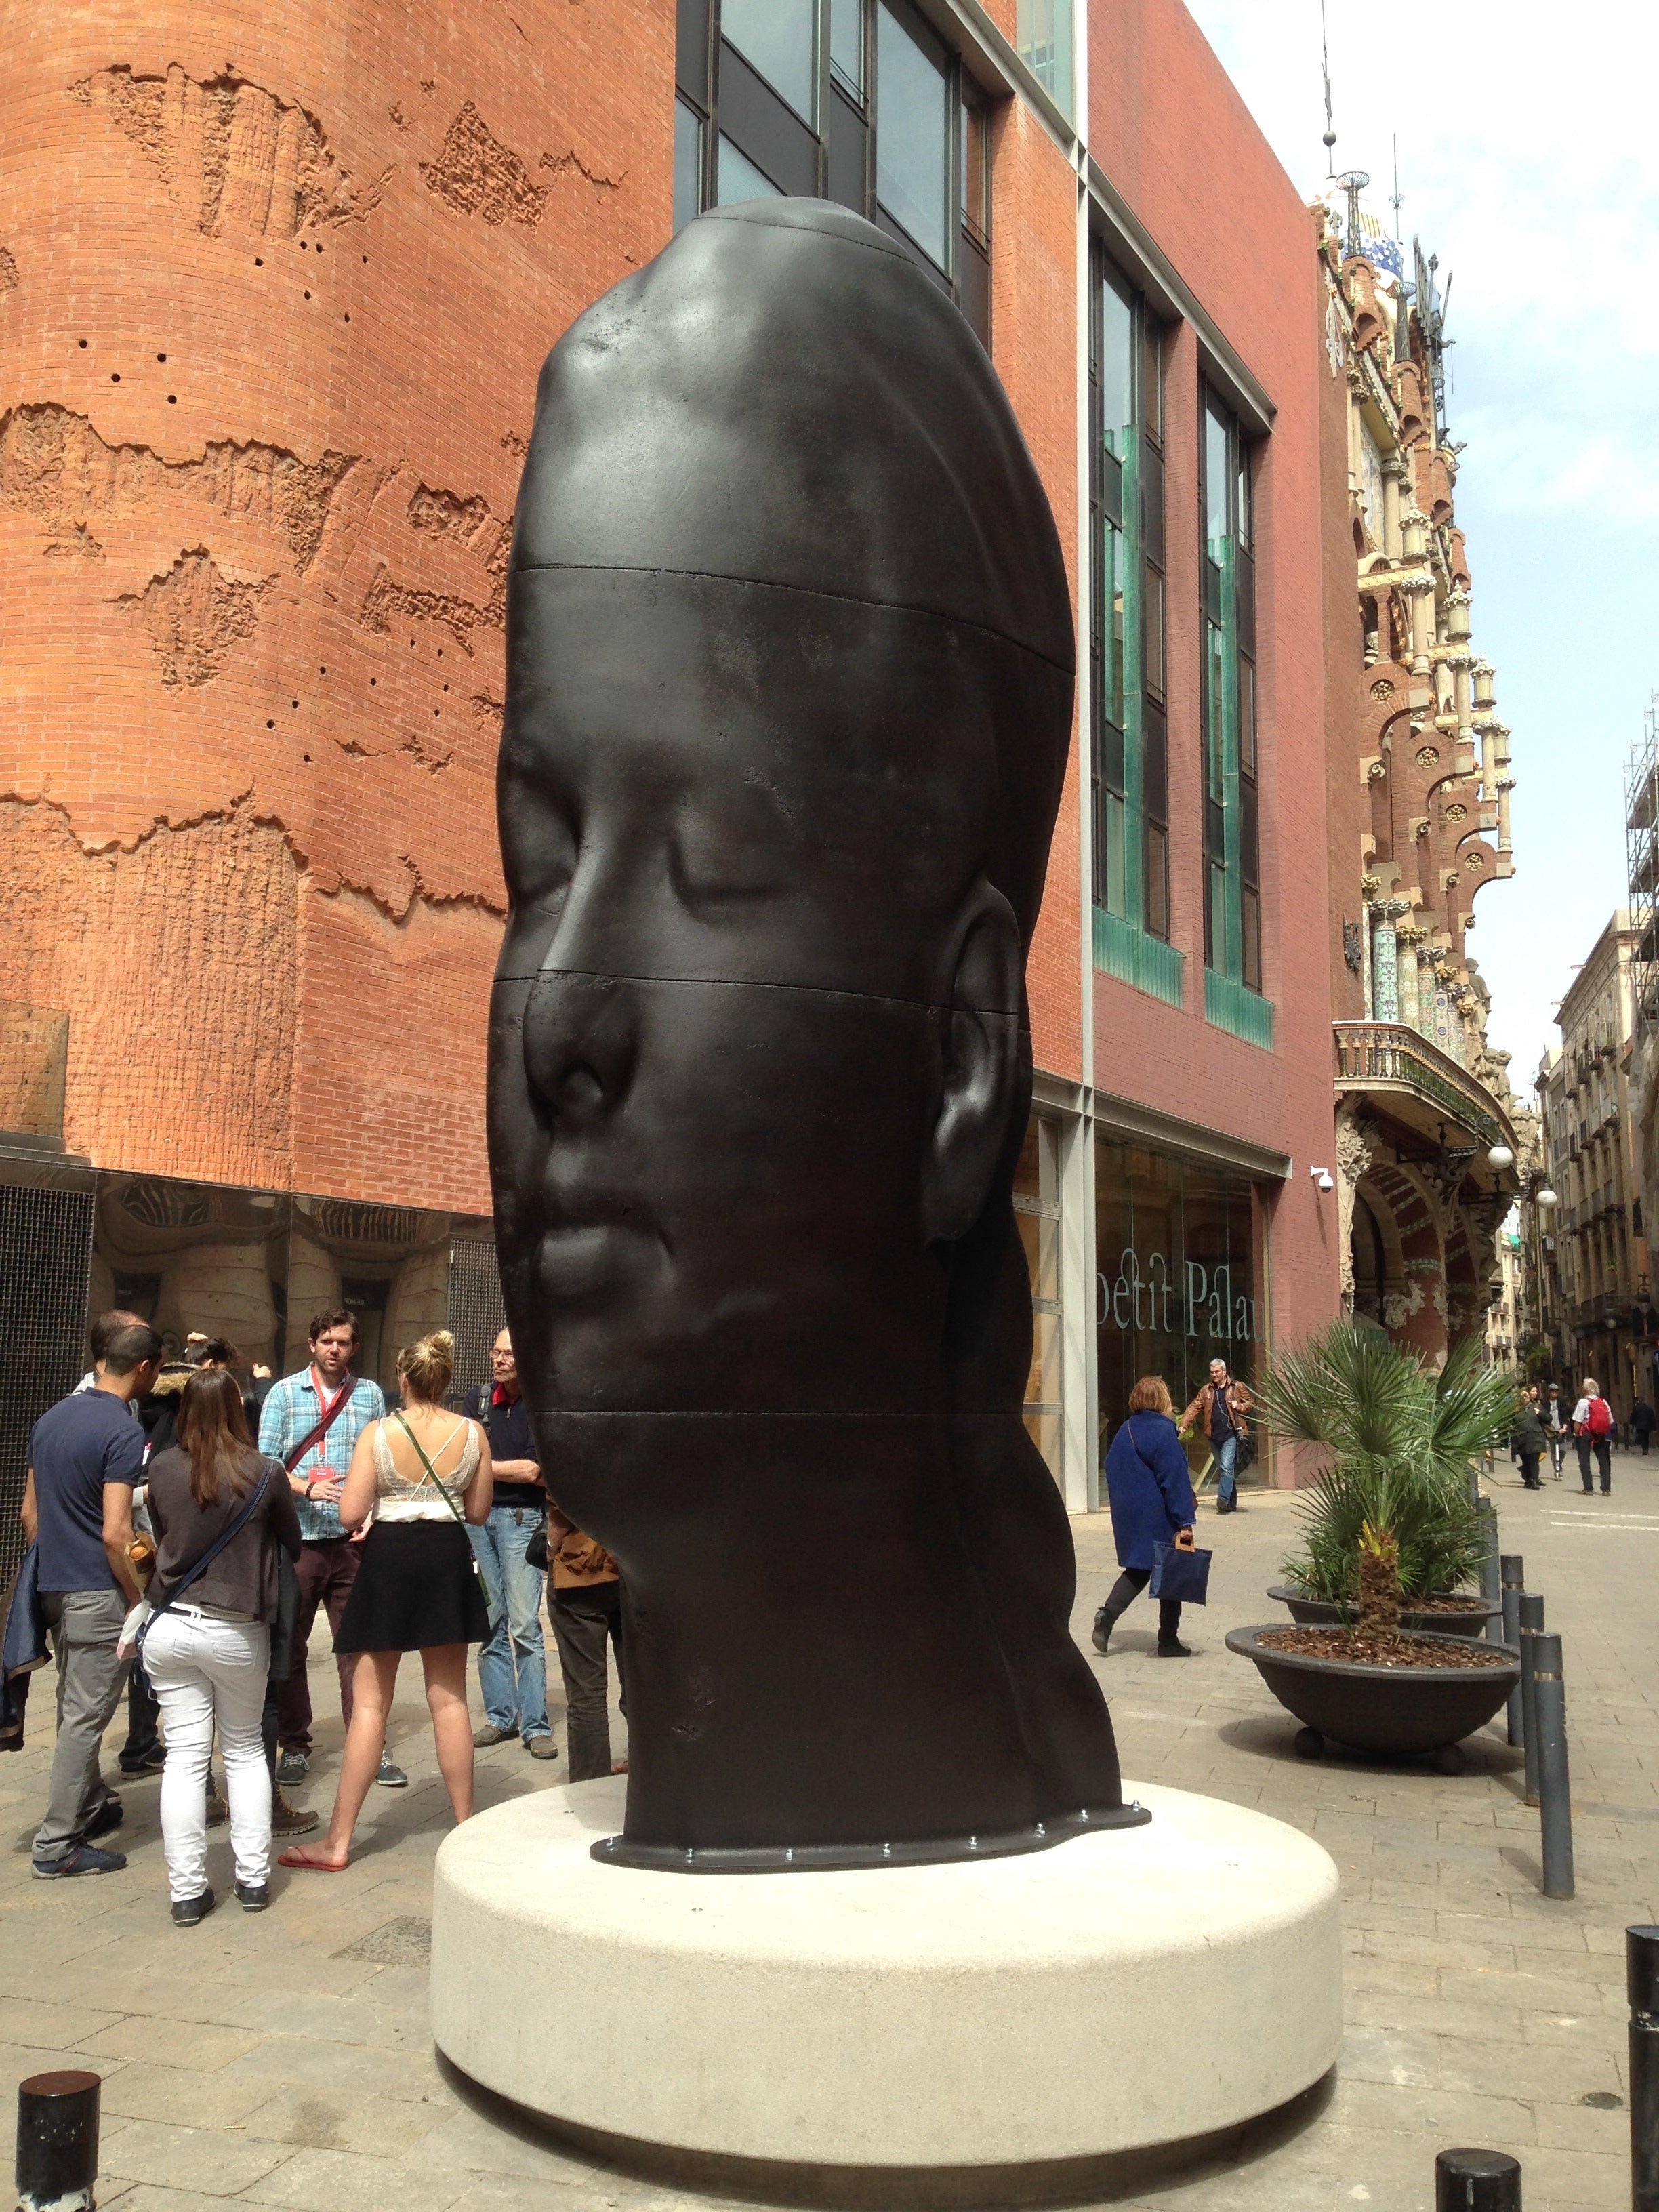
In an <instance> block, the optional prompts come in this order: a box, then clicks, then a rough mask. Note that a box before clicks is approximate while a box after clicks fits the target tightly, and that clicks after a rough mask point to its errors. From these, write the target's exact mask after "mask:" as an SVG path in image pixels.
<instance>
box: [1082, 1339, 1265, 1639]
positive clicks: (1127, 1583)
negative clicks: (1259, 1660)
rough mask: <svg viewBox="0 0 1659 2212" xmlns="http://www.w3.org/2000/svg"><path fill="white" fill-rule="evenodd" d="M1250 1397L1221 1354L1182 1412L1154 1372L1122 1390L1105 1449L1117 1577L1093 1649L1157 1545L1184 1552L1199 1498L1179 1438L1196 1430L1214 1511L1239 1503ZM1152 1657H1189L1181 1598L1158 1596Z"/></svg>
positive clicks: (1108, 1633)
mask: <svg viewBox="0 0 1659 2212" xmlns="http://www.w3.org/2000/svg"><path fill="white" fill-rule="evenodd" d="M1254 1404H1255V1401H1254V1400H1253V1399H1252V1398H1251V1396H1250V1394H1249V1391H1248V1390H1247V1389H1245V1387H1244V1385H1243V1383H1240V1382H1237V1381H1236V1380H1235V1378H1234V1377H1233V1376H1231V1374H1229V1372H1228V1370H1227V1363H1226V1361H1225V1359H1212V1361H1211V1362H1210V1379H1209V1380H1208V1382H1207V1383H1205V1384H1204V1386H1203V1388H1202V1389H1200V1391H1199V1392H1198V1393H1197V1395H1196V1396H1195V1397H1194V1399H1193V1401H1192V1403H1191V1404H1190V1405H1189V1406H1188V1407H1187V1409H1186V1411H1185V1413H1182V1416H1181V1419H1180V1422H1179V1424H1177V1422H1176V1417H1175V1401H1174V1400H1173V1399H1172V1398H1171V1397H1170V1386H1169V1384H1168V1383H1165V1382H1164V1378H1163V1376H1159V1375H1143V1376H1141V1378H1140V1380H1139V1382H1138V1383H1136V1384H1135V1387H1134V1389H1133V1390H1132V1391H1131V1392H1130V1393H1129V1404H1128V1408H1127V1413H1126V1415H1125V1418H1124V1419H1123V1420H1122V1421H1121V1422H1120V1423H1119V1425H1118V1428H1117V1432H1116V1434H1115V1436H1114V1437H1113V1438H1112V1441H1111V1443H1110V1444H1109V1447H1108V1449H1107V1453H1106V1469H1105V1472H1106V1489H1107V1493H1108V1496H1109V1498H1110V1501H1111V1508H1112V1538H1113V1541H1114V1542H1115V1545H1116V1547H1117V1563H1118V1567H1119V1569H1120V1572H1119V1575H1118V1578H1117V1580H1116V1582H1115V1583H1113V1585H1112V1588H1111V1589H1110V1590H1109V1592H1108V1594H1107V1598H1106V1602H1105V1604H1104V1605H1103V1606H1102V1607H1101V1608H1100V1610H1099V1611H1098V1613H1096V1615H1095V1624H1094V1631H1093V1637H1092V1641H1093V1644H1094V1647H1095V1649H1096V1650H1097V1651H1100V1652H1107V1651H1109V1650H1110V1649H1111V1644H1112V1631H1113V1630H1114V1629H1115V1627H1116V1626H1117V1624H1118V1622H1119V1620H1121V1618H1122V1616H1123V1615H1124V1613H1127V1611H1128V1609H1129V1607H1130V1606H1131V1605H1132V1604H1133V1602H1134V1601H1135V1599H1136V1598H1137V1597H1139V1595H1140V1593H1141V1591H1142V1590H1144V1589H1146V1586H1147V1584H1148V1583H1150V1582H1151V1580H1152V1569H1153V1566H1154V1565H1155V1563H1156V1559H1157V1554H1158V1546H1159V1545H1162V1544H1171V1545H1174V1546H1175V1547H1176V1549H1178V1550H1181V1551H1190V1550H1192V1549H1193V1548H1194V1544H1195V1542H1196V1538H1195V1536H1194V1528H1195V1526H1196V1523H1197V1519H1198V1504H1197V1501H1196V1499H1195V1498H1194V1494H1193V1480H1192V1470H1191V1468H1189V1467H1188V1462H1187V1452H1186V1446H1185V1443H1184V1441H1183V1439H1184V1438H1186V1437H1189V1436H1194V1435H1197V1436H1201V1437H1203V1438H1204V1439H1205V1441H1206V1443H1208V1445H1209V1448H1210V1455H1211V1458H1212V1462H1213V1463H1214V1466H1215V1470H1216V1511H1217V1512H1218V1514H1220V1513H1234V1512H1237V1510H1238V1454H1239V1448H1240V1446H1241V1445H1243V1444H1246V1443H1248V1442H1249V1433H1250V1425H1249V1415H1250V1413H1251V1411H1252V1409H1253V1407H1254ZM1192 1656H1193V1653H1192V1646H1191V1645H1190V1644H1183V1643H1182V1640H1181V1601H1180V1600H1179V1599H1178V1598H1168V1597H1160V1598H1159V1600H1158V1657H1159V1658H1160V1659H1190V1658H1191V1657H1192Z"/></svg>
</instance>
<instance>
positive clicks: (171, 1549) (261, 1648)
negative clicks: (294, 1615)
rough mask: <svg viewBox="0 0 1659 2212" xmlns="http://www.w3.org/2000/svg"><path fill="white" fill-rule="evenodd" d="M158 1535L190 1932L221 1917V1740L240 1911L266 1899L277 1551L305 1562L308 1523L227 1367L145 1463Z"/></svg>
mask: <svg viewBox="0 0 1659 2212" xmlns="http://www.w3.org/2000/svg"><path fill="white" fill-rule="evenodd" d="M148 1474H149V1516H150V1521H151V1524H152V1526H153V1527H154V1528H155V1534H156V1540H157V1542H156V1554H155V1573H154V1575H153V1576H152V1577H151V1579H150V1584H149V1590H148V1592H147V1593H146V1600H145V1606H144V1608H143V1611H144V1612H145V1613H146V1616H147V1617H146V1618H145V1619H144V1620H143V1621H142V1623H140V1624H136V1625H135V1626H136V1635H137V1641H138V1644H139V1648H140V1650H142V1652H143V1662H144V1667H145V1669H146V1671H147V1673H148V1674H149V1680H150V1682H151V1685H152V1686H153V1687H154V1689H155V1695H156V1698H157V1699H158V1700H159V1702H160V1705H161V1718H162V1722H163V1723H164V1725H165V1727H166V1729H167V1765H166V1767H165V1769H164V1770H163V1772H162V1776H161V1841H162V1845H163V1848H164V1849H165V1850H166V1853H167V1886H168V1888H169V1890H170V1892H171V1894H172V1899H173V1919H174V1920H175V1921H176V1922H177V1923H178V1924H179V1926H180V1927H181V1928H193V1927H195V1926H196V1925H197V1923H199V1922H200V1921H202V1920H203V1919H204V1918H205V1917H206V1916H207V1914H209V1913H210V1912H211V1911H212V1910H213V1905H214V1896H213V1892H212V1890H211V1889H210V1887H208V1881H207V1795H206V1784H207V1775H208V1766H209V1762H210V1759H211V1756H212V1751H213V1733H214V1729H215V1728H217V1729H218V1732H219V1743H220V1748H221V1750H222V1753H223V1755H224V1766H225V1796H226V1797H227V1799H228V1802H229V1806H230V1840H231V1846H232V1849H233V1850H234V1855H235V1864H236V1895H237V1899H238V1901H239V1902H240V1905H241V1906H242V1908H243V1910H244V1911H248V1912H262V1911H264V1908H265V1906H266V1905H268V1904H269V1903H270V1889H269V1887H268V1885H269V1881H270V1771H269V1769H268V1767H267V1766H266V1764H265V1748H264V1737H263V1735H262V1732H261V1729H260V1717H261V1715H262V1713H263V1711H264V1702H265V1682H266V1676H267V1674H268V1673H269V1669H270V1623H271V1622H272V1621H273V1620H275V1619H276V1610H277V1565H276V1561H277V1553H278V1551H279V1549H280V1550H281V1551H283V1552H286V1553H287V1554H288V1556H289V1559H298V1557H299V1555H300V1516H299V1513H298V1511H297V1510H296V1509H295V1503H294V1495H293V1492H291V1491H290V1490H289V1486H288V1482H287V1480H286V1478H285V1476H284V1474H283V1468H282V1466H281V1463H280V1462H277V1461H276V1460H272V1459H265V1458H262V1457H261V1456H260V1454H259V1453H258V1450H257V1449H255V1447H254V1443H253V1439H252V1436H251V1435H250V1433H249V1431H248V1425H247V1416H246V1413H245V1412H244V1410H243V1406H242V1394H241V1391H240V1389H239V1388H238V1387H237V1384H236V1382H235V1379H234V1376H231V1375H230V1374H228V1372H226V1371H225V1370H223V1369H213V1368H206V1369H203V1370H200V1371H198V1372H197V1374H195V1375H192V1376H191V1378H190V1380H189V1382H188V1383H186V1384H185V1388H184V1391H183V1393H182V1395H181V1396H180V1400H179V1419H178V1442H177V1443H176V1444H174V1445H173V1446H171V1447H170V1448H169V1449H167V1450H164V1451H161V1452H158V1453H157V1454H156V1455H155V1457H154V1458H152V1459H151V1461H150V1462H149V1470H148Z"/></svg>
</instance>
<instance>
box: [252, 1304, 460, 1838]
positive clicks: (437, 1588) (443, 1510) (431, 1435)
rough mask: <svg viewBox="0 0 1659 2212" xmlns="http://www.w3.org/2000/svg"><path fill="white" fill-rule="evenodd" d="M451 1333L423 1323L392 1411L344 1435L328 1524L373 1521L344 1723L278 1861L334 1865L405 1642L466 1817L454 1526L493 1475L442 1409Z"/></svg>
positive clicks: (354, 1596)
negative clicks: (323, 1794) (345, 1452)
mask: <svg viewBox="0 0 1659 2212" xmlns="http://www.w3.org/2000/svg"><path fill="white" fill-rule="evenodd" d="M454 1371H455V1340H454V1338H453V1336H451V1334H449V1332H448V1330H447V1329H435V1331H434V1332H433V1334H431V1335H430V1336H423V1337H422V1339H421V1340H420V1342H419V1343H418V1344H410V1345H406V1346H404V1350H403V1351H402V1352H399V1353H398V1383H400V1385H401V1386H402V1389H403V1401H404V1402H403V1407H402V1409H401V1410H400V1411H399V1412H398V1413H393V1414H392V1415H391V1416H390V1417H389V1418H388V1419H386V1420H384V1421H371V1422H370V1423H369V1425H368V1427H367V1428H366V1429H365V1430H364V1431H363V1432H362V1436H361V1437H359V1438H358V1439H357V1444H356V1449H355V1450H354V1451H353V1453H352V1455H351V1466H350V1468H349V1471H348V1473H347V1474H346V1479H345V1488H344V1492H343V1495H342V1497H341V1499H340V1522H341V1525H342V1527H343V1528H362V1525H363V1523H364V1522H366V1521H367V1520H368V1518H369V1516H370V1515H371V1514H372V1515H373V1516H374V1526H373V1527H372V1528H370V1530H369V1532H368V1536H367V1537H366V1538H365V1540H364V1542H363V1556H362V1564H361V1565H359V1567H358V1569H357V1579H356V1582H355V1583H353V1584H352V1587H351V1595H350V1596H349V1598H348V1599H347V1600H346V1607H345V1612H344V1613H343V1615H342V1617H341V1620H340V1631H339V1634H338V1635H337V1637H336V1638H335V1639H334V1649H335V1651H336V1652H337V1653H340V1652H355V1653H356V1654H357V1655H358V1656H357V1666H356V1673H355V1674H353V1676H352V1682H351V1698H352V1705H351V1726H350V1727H349V1729H348V1730H347V1731H346V1742H345V1755H344V1757H343V1759H342V1760H341V1762H340V1786H339V1788H338V1790H337V1791H336V1793H335V1797H334V1813H333V1817H332V1818H331V1820H330V1821H329V1824H328V1833H327V1834H326V1835H325V1837H324V1838H322V1840H321V1842H320V1843H319V1844H314V1845H303V1844H301V1845H296V1846H295V1849H294V1850H289V1851H284V1852H283V1856H282V1857H281V1859H280V1860H279V1861H278V1864H279V1865H282V1866H285V1867H306V1868H309V1869H311V1870H312V1871H313V1872H314V1873H317V1874H338V1873H339V1872H340V1871H341V1870H342V1869H343V1867H344V1865H345V1863H346V1861H347V1858H348V1857H349V1855H350V1850H351V1833H352V1830H353V1829H354V1828H355V1827H356V1825H357V1815H358V1814H359V1813H361V1812H362V1808H363V1800H364V1798H365V1797H367V1796H368V1792H369V1788H370V1785H371V1784H373V1782H374V1777H375V1775H376V1774H377V1773H378V1772H379V1771H380V1753H381V1752H382V1751H383V1750H384V1748H385V1747H386V1714H387V1712H388V1711H389V1710H390V1708H391V1705H392V1692H393V1691H394V1690H395V1689H396V1687H397V1682H398V1660H399V1659H400V1658H401V1657H402V1656H403V1654H404V1652H405V1651H418V1652H419V1653H420V1655H421V1664H422V1668H424V1670H425V1673H426V1702H427V1710H428V1712H430V1714H431V1715H432V1733H433V1735H434V1737H435V1740H436V1742H437V1747H438V1768H439V1771H440V1772H441V1774H442V1776H443V1778H444V1787H445V1789H447V1790H448V1792H449V1802H450V1804H451V1805H452V1806H453V1808H454V1813H455V1818H456V1820H458V1821H459V1820H467V1819H469V1818H470V1817H471V1812H472V1721H471V1715H470V1714H469V1713H468V1711H467V1704H466V1647H467V1645H468V1644H482V1643H483V1641H484V1640H485V1638H487V1637H488V1636H489V1607H488V1606H487V1605H486V1604H485V1602H484V1595H483V1589H482V1587H481V1586H480V1584H479V1581H478V1572H477V1565H475V1563H474V1559H473V1554H472V1546H471V1541H470V1540H469V1538H468V1536H467V1533H466V1524H467V1523H468V1522H471V1523H472V1524H473V1525H474V1526H475V1527H479V1526H482V1524H483V1522H485V1521H486V1520H487V1519H488V1518H489V1500H490V1493H491V1491H492V1489H493V1487H494V1481H495V1478H494V1474H493V1473H492V1471H491V1468H490V1463H489V1444H488V1443H487V1442H486V1441H485V1438H484V1432H483V1429H481V1428H480V1427H479V1425H478V1424H477V1422H476V1421H469V1420H466V1419H464V1418H463V1417H462V1416H460V1415H459V1414H456V1413H449V1412H448V1411H447V1410H446V1408H445V1406H444V1402H443V1401H444V1393H445V1392H446V1391H447V1389H448V1388H449V1384H450V1379H451V1377H452V1376H453V1374H454Z"/></svg>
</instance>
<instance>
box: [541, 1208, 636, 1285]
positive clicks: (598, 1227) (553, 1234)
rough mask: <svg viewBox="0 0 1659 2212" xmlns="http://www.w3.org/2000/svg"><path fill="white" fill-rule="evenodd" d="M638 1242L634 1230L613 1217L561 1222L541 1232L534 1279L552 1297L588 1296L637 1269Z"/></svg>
mask: <svg viewBox="0 0 1659 2212" xmlns="http://www.w3.org/2000/svg"><path fill="white" fill-rule="evenodd" d="M639 1242H640V1239H639V1235H638V1232H637V1231H634V1230H630V1229H625V1228H623V1226H622V1225H620V1224H619V1223H617V1222H614V1221H589V1222H575V1221H571V1222H564V1223H562V1224H560V1225H558V1226H557V1227H555V1228H551V1229H548V1230H546V1231H544V1232H543V1235H542V1240H541V1245H540V1249H539V1250H538V1254H537V1263H536V1273H537V1277H538V1280H539V1282H540V1284H541V1286H542V1289H543V1290H544V1291H545V1292H546V1293H547V1295H548V1296H549V1297H556V1298H573V1299H574V1298H585V1297H593V1296H594V1295H595V1294H596V1293H598V1292H599V1291H605V1290H609V1289H614V1288H617V1287H618V1286H619V1285H621V1284H622V1282H623V1280H624V1279H627V1278H629V1277H630V1276H632V1275H635V1274H636V1273H637V1272H638V1267H637V1254H636V1251H635V1248H637V1246H638V1243H639ZM630 1255H633V1258H632V1264H630Z"/></svg>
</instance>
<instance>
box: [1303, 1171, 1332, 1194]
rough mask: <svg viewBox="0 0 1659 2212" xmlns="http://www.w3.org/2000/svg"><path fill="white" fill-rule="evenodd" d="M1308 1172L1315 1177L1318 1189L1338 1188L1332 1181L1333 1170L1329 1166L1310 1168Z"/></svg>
mask: <svg viewBox="0 0 1659 2212" xmlns="http://www.w3.org/2000/svg"><path fill="white" fill-rule="evenodd" d="M1308 1173H1309V1174H1310V1176H1312V1177H1313V1179H1314V1183H1315V1185H1316V1188H1318V1189H1320V1190H1334V1189H1335V1188H1336V1185H1335V1184H1334V1182H1332V1181H1331V1171H1330V1170H1329V1169H1328V1168H1310V1169H1309V1170H1308Z"/></svg>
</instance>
